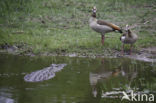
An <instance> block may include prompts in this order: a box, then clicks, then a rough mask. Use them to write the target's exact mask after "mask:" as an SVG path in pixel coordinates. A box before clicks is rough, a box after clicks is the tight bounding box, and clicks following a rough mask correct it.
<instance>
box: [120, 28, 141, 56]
mask: <svg viewBox="0 0 156 103" xmlns="http://www.w3.org/2000/svg"><path fill="white" fill-rule="evenodd" d="M137 39H138V36H137V35H136V34H135V33H133V32H132V31H131V30H130V29H129V26H128V25H126V30H125V32H124V33H123V35H122V36H121V37H120V40H121V42H122V43H123V45H122V54H123V53H124V44H130V45H131V47H130V55H131V51H132V46H133V44H134V43H135V42H136V40H137Z"/></svg>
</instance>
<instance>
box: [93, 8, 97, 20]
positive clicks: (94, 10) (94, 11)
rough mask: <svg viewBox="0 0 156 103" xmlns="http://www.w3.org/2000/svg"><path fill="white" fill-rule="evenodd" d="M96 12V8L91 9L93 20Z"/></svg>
mask: <svg viewBox="0 0 156 103" xmlns="http://www.w3.org/2000/svg"><path fill="white" fill-rule="evenodd" d="M96 11H97V9H96V6H94V7H93V8H92V17H94V18H96Z"/></svg>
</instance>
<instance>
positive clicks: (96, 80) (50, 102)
mask: <svg viewBox="0 0 156 103" xmlns="http://www.w3.org/2000/svg"><path fill="white" fill-rule="evenodd" d="M51 63H53V64H67V65H68V66H66V67H63V66H65V65H63V66H62V67H61V68H65V69H62V70H61V72H57V73H56V75H57V76H55V77H54V78H53V79H49V80H45V81H42V82H35V83H33V82H25V80H24V79H23V78H24V76H25V75H26V74H27V73H30V74H31V73H32V71H34V72H35V73H37V74H38V73H39V74H40V73H41V75H44V74H45V75H46V74H48V72H47V73H46V72H45V71H47V70H49V69H45V67H49V65H50V66H51ZM58 67H59V66H58ZM155 67H156V65H155V64H152V63H146V62H140V61H135V60H131V59H126V58H114V59H113V58H112V59H109V58H105V59H102V60H101V58H95V59H92V58H76V57H75V58H69V57H25V56H13V55H6V54H5V55H3V54H0V98H2V99H0V103H3V102H4V103H5V101H8V100H9V99H12V100H13V103H120V102H121V99H120V96H122V94H121V91H126V92H128V90H135V91H137V92H138V93H143V92H144V93H145V92H146V93H154V92H155V91H156V86H155V85H156V82H155V80H156V70H155ZM43 68H44V69H45V70H44V69H43ZM37 74H35V75H36V76H37ZM33 76H34V75H32V76H30V78H31V77H33ZM36 76H34V77H36ZM49 76H50V75H49ZM49 76H47V77H46V78H48V77H49ZM34 77H33V78H34ZM37 77H38V76H37ZM30 78H29V77H28V80H29V79H30ZM30 80H31V79H30ZM37 80H38V79H37ZM37 80H36V79H33V80H32V81H37ZM39 80H43V79H39ZM10 88H11V89H10ZM4 98H5V99H4ZM4 100H5V101H4ZM10 101H11V100H10ZM123 103H124V102H123Z"/></svg>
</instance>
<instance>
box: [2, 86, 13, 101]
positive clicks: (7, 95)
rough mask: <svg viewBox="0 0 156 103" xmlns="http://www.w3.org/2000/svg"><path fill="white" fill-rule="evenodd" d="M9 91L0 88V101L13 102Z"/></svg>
mask: <svg viewBox="0 0 156 103" xmlns="http://www.w3.org/2000/svg"><path fill="white" fill-rule="evenodd" d="M7 91H9V92H7ZM10 92H11V91H10V89H8V88H1V89H0V103H15V102H14V99H12V94H11V93H10Z"/></svg>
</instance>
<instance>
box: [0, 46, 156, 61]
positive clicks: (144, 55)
mask: <svg viewBox="0 0 156 103" xmlns="http://www.w3.org/2000/svg"><path fill="white" fill-rule="evenodd" d="M0 52H3V53H9V54H13V55H26V56H69V57H91V58H123V57H126V58H131V59H135V60H140V61H145V62H156V47H149V48H141V49H140V50H139V51H133V53H132V54H131V55H129V52H128V51H125V53H124V54H121V52H120V51H117V50H105V51H104V53H102V54H99V53H92V52H83V51H82V52H81V53H76V52H74V53H66V52H59V53H56V52H55V53H50V52H43V53H38V54H34V53H33V52H32V50H30V49H27V50H25V49H24V48H21V46H15V45H13V46H10V45H3V46H1V47H0Z"/></svg>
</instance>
